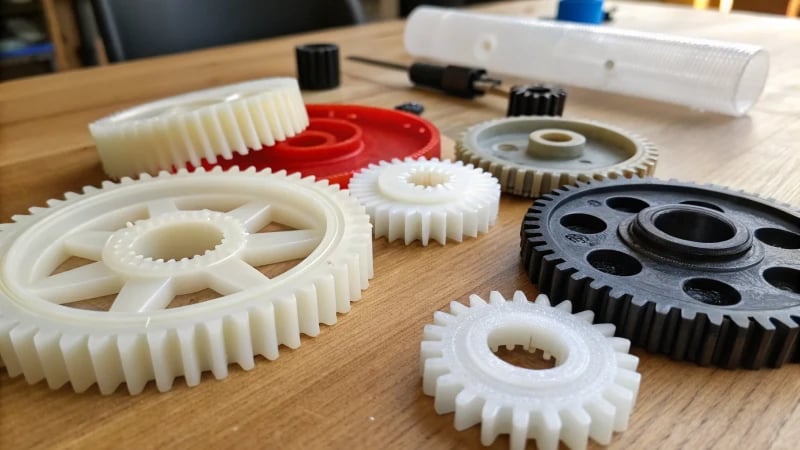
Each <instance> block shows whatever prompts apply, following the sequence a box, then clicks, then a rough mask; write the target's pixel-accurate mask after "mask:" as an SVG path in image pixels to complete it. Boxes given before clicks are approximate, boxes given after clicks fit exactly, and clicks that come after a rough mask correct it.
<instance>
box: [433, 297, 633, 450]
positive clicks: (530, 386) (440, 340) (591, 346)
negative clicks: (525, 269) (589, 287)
mask: <svg viewBox="0 0 800 450" xmlns="http://www.w3.org/2000/svg"><path fill="white" fill-rule="evenodd" d="M489 299H490V301H489V303H487V302H486V301H484V300H483V299H482V298H481V297H478V296H477V295H472V296H471V297H470V306H469V307H467V306H464V305H463V304H461V303H459V302H455V301H454V302H451V303H450V312H449V313H446V312H442V311H437V312H436V313H434V316H433V317H434V324H433V325H426V326H425V331H424V337H423V341H422V346H421V360H422V372H423V390H424V392H425V394H427V395H430V396H435V407H436V412H438V413H439V414H445V413H449V412H453V411H455V427H456V429H458V430H463V429H466V428H469V427H471V426H473V425H476V424H478V423H481V442H482V443H483V444H484V445H490V444H491V443H492V442H494V440H495V439H496V438H497V436H498V435H499V434H506V433H508V434H510V435H511V436H510V437H511V448H513V449H523V448H524V447H525V444H526V442H527V440H528V439H529V438H533V439H536V445H537V447H538V448H540V449H555V448H557V447H558V443H559V440H561V441H563V442H564V443H565V444H566V445H567V446H568V447H570V448H573V449H583V448H585V447H586V445H587V441H588V439H589V437H591V438H592V439H594V440H595V441H597V442H599V443H600V444H608V443H609V442H610V441H611V437H612V433H613V431H622V430H624V429H625V428H627V425H628V419H629V416H630V414H631V410H632V409H633V405H634V403H635V402H636V396H637V393H638V389H639V381H640V378H641V377H640V375H639V373H637V372H636V367H637V365H638V362H639V360H638V358H637V357H636V356H633V355H631V354H629V353H628V350H629V347H630V342H629V341H628V340H627V339H623V338H617V337H614V325H612V324H595V325H592V320H593V318H594V315H593V313H592V312H591V311H584V312H581V313H577V314H574V315H573V314H571V310H572V305H571V304H570V302H569V301H564V302H562V303H559V304H558V305H556V306H555V307H551V306H550V302H549V300H548V298H547V297H546V296H544V295H539V296H538V297H537V298H536V301H535V303H531V302H529V301H528V300H527V298H526V297H525V294H523V293H522V292H520V291H517V292H515V293H514V297H513V300H512V301H506V299H505V298H503V296H502V295H500V294H499V293H498V292H492V293H491V295H490V297H489ZM501 345H505V346H506V348H508V349H509V350H512V349H513V348H514V346H516V345H521V346H522V347H524V348H527V349H528V350H529V351H531V352H532V351H534V350H536V349H537V348H540V349H542V351H543V352H544V355H545V357H546V358H549V356H550V355H552V356H554V357H555V358H556V366H555V367H553V368H551V369H544V370H533V369H526V368H522V367H517V366H515V365H512V364H510V363H507V362H505V361H503V360H501V359H500V358H498V357H497V356H496V355H495V354H494V353H492V352H493V351H497V349H498V347H499V346H501Z"/></svg>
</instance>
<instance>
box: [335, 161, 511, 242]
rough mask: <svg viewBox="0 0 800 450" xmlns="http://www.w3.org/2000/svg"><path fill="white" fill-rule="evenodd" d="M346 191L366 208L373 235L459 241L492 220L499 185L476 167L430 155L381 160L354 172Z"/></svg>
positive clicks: (497, 202) (486, 225)
mask: <svg viewBox="0 0 800 450" xmlns="http://www.w3.org/2000/svg"><path fill="white" fill-rule="evenodd" d="M348 189H350V192H351V193H352V194H353V195H354V196H355V197H356V198H357V199H358V200H359V201H360V202H361V203H362V204H363V205H364V206H366V208H367V213H369V215H370V217H371V219H372V223H373V225H374V226H375V228H374V229H375V237H376V238H377V237H381V236H386V237H387V239H388V240H389V242H391V241H394V240H395V239H399V238H403V239H404V240H405V243H406V245H408V244H410V243H411V242H413V241H414V240H417V239H418V240H420V241H421V242H422V245H428V240H429V239H433V240H435V241H437V242H439V243H440V244H442V245H444V244H445V243H446V242H447V239H452V240H454V241H458V242H461V241H462V239H463V238H464V236H470V237H477V235H478V233H486V232H488V231H489V227H490V226H492V225H494V224H495V222H496V221H497V213H498V207H499V202H500V185H499V184H498V183H497V180H496V179H494V178H493V177H492V176H491V175H489V174H488V173H486V172H484V171H483V170H481V169H476V168H475V167H473V166H472V165H471V164H470V165H466V166H465V165H464V164H463V163H462V162H460V161H457V162H451V161H440V160H438V159H436V158H434V159H431V160H428V159H425V158H420V159H413V158H406V159H405V160H403V161H400V160H398V159H395V160H392V162H386V161H383V162H381V163H380V164H378V165H375V164H370V166H369V167H367V168H366V169H363V170H362V171H361V172H359V173H357V174H355V175H354V176H353V178H352V179H350V185H349V188H348Z"/></svg>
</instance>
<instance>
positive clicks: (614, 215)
mask: <svg viewBox="0 0 800 450" xmlns="http://www.w3.org/2000/svg"><path fill="white" fill-rule="evenodd" d="M520 234H521V258H522V263H523V265H524V267H525V270H526V271H527V273H528V277H529V278H530V280H531V281H532V282H533V283H534V284H537V285H538V286H539V289H540V290H541V291H542V292H543V293H545V294H547V295H549V296H550V298H551V300H553V301H555V302H560V301H563V300H566V299H570V300H572V302H573V305H574V306H573V307H574V308H575V310H577V311H582V310H587V309H591V310H592V311H594V312H595V314H596V320H597V321H599V322H611V323H614V324H615V325H616V326H617V335H619V336H623V337H626V338H628V339H630V340H631V342H632V343H633V344H634V345H636V346H639V347H643V348H645V349H647V350H648V351H651V352H657V353H663V354H666V355H669V356H670V357H671V358H673V359H676V360H688V361H693V362H695V363H697V364H700V365H716V366H720V367H725V368H738V367H744V368H750V369H757V368H761V367H765V366H769V367H778V366H780V365H782V364H784V363H786V362H797V361H798V360H800V348H799V347H800V345H798V332H799V331H800V214H798V213H797V212H795V211H793V210H792V209H790V208H789V207H788V206H787V205H780V204H778V203H776V202H773V201H770V200H766V199H762V198H759V197H757V196H754V195H750V194H746V193H741V192H734V191H731V190H728V189H726V188H722V187H716V186H697V185H694V184H690V183H681V182H676V181H661V180H656V179H640V178H634V179H630V180H629V179H617V180H610V181H603V182H591V183H588V184H585V183H581V184H579V185H578V186H577V187H573V186H564V187H562V188H559V189H557V190H555V191H553V192H551V193H550V194H548V195H545V196H543V197H541V198H539V199H537V200H536V201H535V202H534V203H533V205H532V206H531V207H530V209H529V210H528V212H527V214H526V215H525V219H524V221H523V223H522V228H521V232H520Z"/></svg>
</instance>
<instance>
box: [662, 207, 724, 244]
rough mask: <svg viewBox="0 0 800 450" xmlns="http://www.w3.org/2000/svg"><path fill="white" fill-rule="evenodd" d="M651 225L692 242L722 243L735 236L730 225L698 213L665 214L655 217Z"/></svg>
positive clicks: (672, 212)
mask: <svg viewBox="0 0 800 450" xmlns="http://www.w3.org/2000/svg"><path fill="white" fill-rule="evenodd" d="M653 224H654V225H655V226H656V228H658V229H659V230H661V231H663V232H664V233H666V234H668V235H670V236H672V237H675V238H678V239H683V240H685V241H692V242H702V243H715V242H724V241H727V240H728V239H731V238H732V237H733V236H734V235H735V234H736V230H735V229H734V228H733V227H732V226H731V225H730V224H728V223H726V222H725V221H723V220H721V219H719V218H718V217H714V216H712V215H711V214H706V213H702V212H699V211H680V210H678V211H669V212H665V213H664V214H661V215H659V216H658V217H656V219H655V220H654V221H653Z"/></svg>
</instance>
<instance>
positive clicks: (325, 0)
mask: <svg viewBox="0 0 800 450" xmlns="http://www.w3.org/2000/svg"><path fill="white" fill-rule="evenodd" d="M487 1H491V0H438V1H437V0H433V1H425V0H292V1H291V2H288V1H286V0H260V1H252V0H0V18H2V19H0V81H1V80H8V79H12V78H18V77H24V76H33V75H38V74H43V73H49V72H54V71H65V70H73V69H76V68H80V67H86V66H93V65H102V64H113V63H115V62H120V61H127V60H133V59H137V58H145V57H150V56H158V55H164V54H170V53H177V52H182V51H189V50H195V49H200V48H206V47H213V46H217V45H224V44H231V43H236V42H244V41H249V40H254V39H264V38H268V37H273V36H281V35H286V34H292V33H300V32H304V31H311V30H317V29H324V28H331V27H338V26H346V25H354V24H361V23H366V22H374V21H380V20H391V19H396V18H399V17H403V16H405V15H407V14H408V12H409V11H411V10H412V9H413V8H414V7H416V6H418V5H421V4H429V5H439V6H466V5H472V4H477V3H483V2H487ZM640 1H658V0H640ZM663 2H665V3H671V4H683V5H686V6H687V7H693V8H699V9H714V10H719V11H722V12H730V11H732V10H743V11H753V12H759V13H766V14H780V15H787V16H790V17H797V16H798V13H799V12H800V0H663ZM606 3H608V5H607V7H608V6H612V5H613V4H614V2H606ZM554 8H555V7H554ZM554 11H555V9H554Z"/></svg>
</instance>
